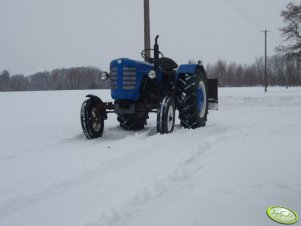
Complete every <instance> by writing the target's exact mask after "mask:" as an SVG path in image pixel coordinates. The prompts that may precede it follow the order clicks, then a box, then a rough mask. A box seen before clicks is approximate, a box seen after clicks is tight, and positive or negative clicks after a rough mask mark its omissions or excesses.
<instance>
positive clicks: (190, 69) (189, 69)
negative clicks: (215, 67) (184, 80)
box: [176, 64, 204, 80]
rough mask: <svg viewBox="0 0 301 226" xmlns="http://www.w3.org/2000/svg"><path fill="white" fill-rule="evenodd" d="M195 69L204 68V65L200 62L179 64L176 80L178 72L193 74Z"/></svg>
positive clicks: (177, 75)
mask: <svg viewBox="0 0 301 226" xmlns="http://www.w3.org/2000/svg"><path fill="white" fill-rule="evenodd" d="M197 69H201V70H204V67H203V66H202V65H200V64H181V65H180V66H179V67H178V69H177V74H176V80H178V78H179V74H195V72H196V70H197Z"/></svg>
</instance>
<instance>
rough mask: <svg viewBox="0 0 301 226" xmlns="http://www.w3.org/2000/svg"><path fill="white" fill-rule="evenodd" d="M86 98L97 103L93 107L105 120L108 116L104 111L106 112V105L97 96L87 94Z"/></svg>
mask: <svg viewBox="0 0 301 226" xmlns="http://www.w3.org/2000/svg"><path fill="white" fill-rule="evenodd" d="M86 97H88V98H90V99H91V100H94V101H95V102H97V104H96V105H95V107H96V109H97V110H98V111H99V114H100V116H101V118H103V119H107V118H108V115H107V111H106V110H107V107H108V103H104V102H103V101H102V100H101V99H100V98H99V97H98V96H95V95H93V94H88V95H87V96H86Z"/></svg>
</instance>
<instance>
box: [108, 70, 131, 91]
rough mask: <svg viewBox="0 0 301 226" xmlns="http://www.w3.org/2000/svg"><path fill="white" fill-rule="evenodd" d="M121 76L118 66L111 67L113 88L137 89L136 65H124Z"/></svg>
mask: <svg viewBox="0 0 301 226" xmlns="http://www.w3.org/2000/svg"><path fill="white" fill-rule="evenodd" d="M120 77H121V78H119V76H118V68H117V67H113V68H111V89H112V90H115V89H118V88H119V89H124V90H135V89H136V68H135V67H123V68H122V71H121V76H120Z"/></svg>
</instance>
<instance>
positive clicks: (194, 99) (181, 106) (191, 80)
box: [177, 69, 208, 129]
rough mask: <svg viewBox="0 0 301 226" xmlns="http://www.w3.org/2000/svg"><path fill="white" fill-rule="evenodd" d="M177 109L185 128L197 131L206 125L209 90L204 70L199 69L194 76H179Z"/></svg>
mask: <svg viewBox="0 0 301 226" xmlns="http://www.w3.org/2000/svg"><path fill="white" fill-rule="evenodd" d="M177 107H178V110H179V118H180V120H181V126H183V127H184V128H189V129H190V128H191V129H195V128H198V127H201V126H205V125H206V121H207V114H208V88H207V78H206V74H205V71H204V69H197V71H196V72H195V73H194V74H180V75H179V79H178V81H177Z"/></svg>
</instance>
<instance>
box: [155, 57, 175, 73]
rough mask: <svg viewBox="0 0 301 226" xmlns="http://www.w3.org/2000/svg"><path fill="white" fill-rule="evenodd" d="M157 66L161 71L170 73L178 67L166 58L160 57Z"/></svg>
mask: <svg viewBox="0 0 301 226" xmlns="http://www.w3.org/2000/svg"><path fill="white" fill-rule="evenodd" d="M159 65H160V67H161V68H162V70H163V71H172V70H173V69H175V68H177V67H178V65H177V63H176V62H175V61H174V60H172V59H170V58H168V57H161V58H160V59H159Z"/></svg>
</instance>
